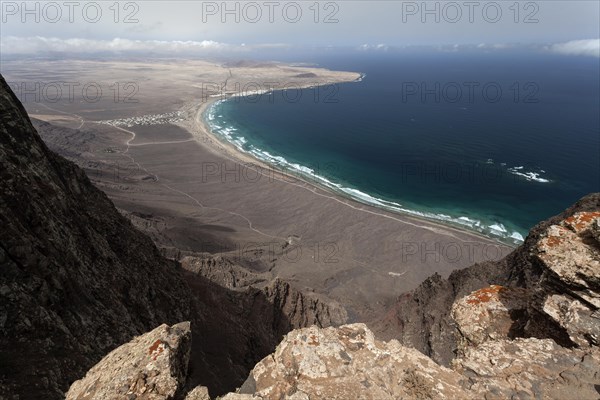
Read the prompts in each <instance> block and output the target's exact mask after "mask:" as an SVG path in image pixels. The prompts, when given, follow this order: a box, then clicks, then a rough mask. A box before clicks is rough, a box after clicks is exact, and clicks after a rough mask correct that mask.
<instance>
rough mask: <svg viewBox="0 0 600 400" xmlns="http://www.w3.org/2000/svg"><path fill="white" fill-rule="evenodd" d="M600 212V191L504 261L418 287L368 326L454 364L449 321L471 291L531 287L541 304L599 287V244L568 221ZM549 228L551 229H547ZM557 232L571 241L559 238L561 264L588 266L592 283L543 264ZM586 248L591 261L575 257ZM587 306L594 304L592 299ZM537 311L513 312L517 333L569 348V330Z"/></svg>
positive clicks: (537, 230) (544, 225)
mask: <svg viewBox="0 0 600 400" xmlns="http://www.w3.org/2000/svg"><path fill="white" fill-rule="evenodd" d="M599 210H600V193H594V194H590V195H588V196H586V197H584V198H582V199H581V200H580V201H578V202H577V203H575V204H574V205H573V206H571V207H569V208H568V209H567V210H565V211H564V212H563V213H561V214H559V215H557V216H555V217H552V218H550V219H548V220H546V221H543V222H540V223H539V224H538V225H536V226H535V227H534V228H532V229H531V231H530V233H529V235H528V236H527V238H526V239H525V242H524V243H523V244H522V245H521V246H519V247H518V248H517V249H515V250H514V251H513V252H512V253H511V254H509V255H508V256H507V257H505V258H504V259H502V260H501V261H499V262H487V263H481V264H475V265H473V266H471V267H468V268H465V269H463V270H458V271H454V272H453V273H452V274H450V277H449V278H448V279H442V278H441V277H440V276H439V275H434V276H432V277H430V278H428V279H427V280H426V281H425V282H423V283H422V284H421V285H420V286H419V287H418V288H417V289H415V290H413V291H411V292H409V293H405V294H402V295H400V296H399V297H398V299H397V302H396V304H395V305H394V306H393V307H392V308H391V309H390V311H389V312H388V314H387V315H385V316H384V317H383V318H381V319H379V320H377V321H374V322H373V323H371V324H370V326H372V327H373V330H374V331H375V332H376V334H377V336H378V337H379V338H382V339H386V340H389V339H392V338H395V339H398V340H399V341H400V342H401V343H403V344H405V345H407V346H410V347H414V348H416V349H418V350H419V351H421V352H422V353H424V354H426V355H428V356H430V357H432V358H433V360H435V361H436V362H438V363H440V364H442V365H446V366H448V365H450V362H451V361H452V360H453V359H454V358H455V356H456V354H457V351H458V341H457V340H458V339H457V338H458V337H459V336H457V329H456V325H455V323H454V320H453V319H452V318H451V310H452V305H453V304H454V302H455V301H457V300H459V299H460V298H462V297H464V296H466V295H468V294H469V293H471V292H473V291H475V290H478V289H482V288H485V287H488V286H490V285H500V286H503V287H510V288H522V289H527V290H529V291H530V293H532V292H531V291H533V292H536V291H537V293H538V297H540V296H541V297H540V300H539V301H542V300H541V298H543V297H544V295H543V293H554V292H553V290H557V291H558V292H566V293H570V294H571V295H574V296H575V297H574V298H577V297H579V296H580V294H579V290H578V289H576V288H578V287H579V286H578V285H584V286H583V287H585V288H587V287H588V286H585V285H592V287H596V286H594V283H593V282H597V281H595V279H597V278H594V277H593V276H594V274H596V275H595V276H597V274H598V270H597V269H595V272H593V273H592V272H591V271H592V270H594V268H596V265H597V264H595V262H597V261H595V262H592V261H591V260H592V259H593V257H595V259H596V260H597V259H598V252H597V246H598V245H597V244H595V243H596V242H595V241H594V239H593V233H590V232H591V231H588V230H586V231H577V229H576V228H574V227H573V224H572V223H571V222H569V221H571V219H572V218H577V217H576V216H577V215H584V216H585V217H584V219H585V218H589V219H593V216H594V215H595V214H594V213H596V212H598V211H599ZM581 213H583V214H581ZM557 227H560V228H557ZM550 229H551V231H549V230H550ZM557 229H558V230H559V231H560V232H563V233H565V235H566V234H567V233H566V232H567V231H568V232H569V234H568V237H565V238H564V240H563V239H560V243H562V245H563V246H567V247H571V248H572V250H571V251H569V252H565V253H564V256H565V257H566V259H564V260H563V261H566V262H568V263H569V265H570V268H571V269H574V268H575V267H576V266H577V265H583V264H585V263H590V264H589V265H590V266H589V267H586V268H587V269H586V271H587V273H591V274H590V276H589V277H588V278H586V279H591V282H592V283H586V282H587V281H582V282H580V283H575V282H572V281H571V280H569V279H567V278H565V279H567V280H565V281H562V282H563V283H561V280H560V279H558V278H557V276H556V274H555V273H554V272H552V271H553V268H555V267H550V266H549V264H548V263H547V262H545V261H544V260H548V258H547V257H548V255H547V254H546V255H544V254H545V253H544V252H545V250H544V248H545V247H544V246H546V247H547V242H548V239H547V238H548V237H553V236H552V235H554V234H555V232H556V230H557ZM557 240H559V239H552V240H550V243H554V242H555V241H557ZM590 243H591V244H590ZM540 246H541V247H540ZM584 248H585V249H587V250H586V252H585V253H583V254H593V256H589V257H592V258H588V259H586V261H584V259H583V258H581V257H579V256H578V255H577V254H579V253H580V252H581V251H583V249H584ZM551 254H552V253H551ZM555 261H556V263H557V264H560V263H562V261H560V262H559V261H557V260H555ZM590 268H591V269H590ZM575 269H576V268H575ZM573 273H575V272H573ZM581 273H583V272H582V271H578V272H577V274H581ZM567 282H568V283H567ZM585 290H589V289H585ZM583 294H585V291H584V292H583ZM585 303H586V304H591V303H590V302H589V301H586V302H585ZM595 307H597V305H596V306H595ZM538 309H540V307H536V308H533V307H526V308H522V309H519V310H515V311H513V317H512V318H513V319H516V320H518V321H520V323H521V325H522V326H520V327H518V324H515V327H514V330H517V329H521V331H523V330H526V332H521V334H522V335H524V336H532V337H539V338H552V339H554V340H556V341H557V342H558V343H560V344H563V345H568V344H569V343H570V339H568V337H567V336H568V335H566V332H565V330H564V329H562V328H560V326H558V325H557V324H556V323H554V322H552V320H551V317H550V316H549V315H548V314H547V313H542V314H540V313H538V311H537V310H538Z"/></svg>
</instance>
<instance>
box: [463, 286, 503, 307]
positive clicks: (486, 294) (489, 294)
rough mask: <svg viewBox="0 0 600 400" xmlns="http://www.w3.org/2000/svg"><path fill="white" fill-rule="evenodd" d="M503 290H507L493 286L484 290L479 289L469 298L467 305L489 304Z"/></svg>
mask: <svg viewBox="0 0 600 400" xmlns="http://www.w3.org/2000/svg"><path fill="white" fill-rule="evenodd" d="M503 290H505V288H504V287H503V286H499V285H492V286H489V287H486V288H483V289H479V290H477V291H476V292H473V293H471V294H470V295H469V296H468V298H467V304H481V303H487V302H488V301H490V300H491V299H492V298H493V297H495V296H496V295H497V294H498V293H500V292H502V291H503Z"/></svg>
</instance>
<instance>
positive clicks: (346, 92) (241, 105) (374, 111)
mask: <svg viewBox="0 0 600 400" xmlns="http://www.w3.org/2000/svg"><path fill="white" fill-rule="evenodd" d="M309 61H311V62H313V63H315V64H317V65H319V66H322V67H326V68H330V69H334V70H346V71H356V72H361V73H362V74H363V76H362V78H361V79H360V80H359V81H357V82H351V83H343V84H337V85H331V86H325V87H319V88H308V89H303V90H297V89H295V88H293V87H290V89H289V90H287V91H275V92H273V93H269V94H262V95H259V96H249V97H236V98H231V99H228V100H226V101H220V102H217V103H215V104H214V105H213V106H212V107H211V108H209V109H208V110H207V111H206V114H205V119H206V120H207V122H208V124H209V125H210V127H211V129H212V130H213V132H214V133H215V134H216V135H218V136H219V137H221V138H222V139H223V140H228V141H230V142H232V143H233V144H235V145H236V146H237V147H238V148H239V149H240V150H242V151H245V152H248V153H250V154H252V155H254V156H255V157H257V158H259V159H261V160H263V161H266V162H268V163H270V164H272V165H273V166H274V168H277V169H280V170H285V171H287V172H290V173H294V174H299V175H302V176H304V177H305V178H307V179H309V180H311V181H313V182H314V183H316V184H319V185H322V186H327V187H329V188H330V189H331V190H334V191H336V192H338V193H340V194H342V195H345V196H348V197H351V198H354V199H356V200H358V201H360V202H363V203H367V204H370V205H373V206H376V207H380V208H385V209H387V210H390V211H393V212H398V213H405V214H410V215H415V216H420V217H424V218H428V219H431V220H434V221H438V222H442V223H447V224H451V225H454V226H459V227H462V228H465V229H469V230H473V231H477V232H480V233H482V234H484V235H486V236H489V237H492V238H496V239H499V240H501V241H504V242H507V243H512V244H518V243H520V242H522V240H523V238H524V237H525V236H526V235H527V232H528V231H529V229H530V228H531V227H532V226H533V225H535V224H536V223H537V222H539V221H541V220H543V219H546V218H548V217H550V216H552V215H555V214H557V213H559V212H561V211H562V210H564V209H565V208H566V207H568V206H569V205H571V204H572V203H574V202H575V201H576V200H578V199H579V198H580V197H582V196H583V195H585V194H587V193H590V192H593V191H599V190H600V115H599V110H600V82H599V80H600V65H599V60H598V59H597V58H593V57H578V56H563V55H554V54H550V53H540V52H537V53H527V52H523V51H521V52H509V51H502V52H489V53H486V52H476V51H473V52H466V53H465V52H457V53H453V52H426V51H423V52H413V53H408V52H406V53H401V52H391V53H384V52H381V53H378V52H349V53H347V54H336V55H335V56H334V55H331V56H327V55H323V54H320V55H318V56H315V57H314V59H311V60H309ZM306 79H307V80H310V78H306ZM248 89H249V90H251V89H256V87H252V88H250V87H248Z"/></svg>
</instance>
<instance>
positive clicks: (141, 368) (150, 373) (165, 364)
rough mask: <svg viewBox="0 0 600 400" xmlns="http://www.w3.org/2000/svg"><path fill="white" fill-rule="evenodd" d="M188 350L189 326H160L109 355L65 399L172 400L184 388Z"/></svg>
mask: <svg viewBox="0 0 600 400" xmlns="http://www.w3.org/2000/svg"><path fill="white" fill-rule="evenodd" d="M191 346H192V337H191V331H190V323H189V322H183V323H179V324H177V325H173V326H172V327H169V326H168V325H161V326H159V327H158V328H156V329H154V330H153V331H151V332H149V333H146V334H145V335H142V336H140V337H137V338H135V339H134V340H132V341H131V342H129V343H127V344H124V345H123V346H121V347H119V348H117V349H115V350H113V351H112V352H110V353H109V354H108V355H107V356H106V357H104V358H103V359H102V361H100V362H99V363H98V364H96V366H94V367H93V368H92V369H91V370H90V371H89V372H88V373H87V374H86V376H85V378H83V379H81V380H79V381H77V382H75V383H73V385H72V386H71V388H70V389H69V392H68V393H67V397H66V398H67V400H83V399H86V400H110V399H117V398H124V399H138V398H144V399H157V400H158V399H172V398H174V396H175V395H176V394H177V392H178V391H179V390H180V388H181V387H183V385H184V384H185V379H186V376H187V370H188V362H189V358H190V350H191Z"/></svg>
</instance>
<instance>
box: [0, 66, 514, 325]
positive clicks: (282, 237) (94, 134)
mask: <svg viewBox="0 0 600 400" xmlns="http://www.w3.org/2000/svg"><path fill="white" fill-rule="evenodd" d="M39 71H43V72H39ZM1 72H2V74H3V75H4V76H5V78H6V80H7V82H8V83H9V84H10V85H11V87H12V88H13V90H14V91H15V93H16V94H17V96H19V97H20V99H21V101H22V102H23V103H24V105H25V107H26V109H27V111H28V113H29V114H30V115H31V116H32V118H33V119H34V125H35V126H36V128H37V129H38V132H39V133H40V135H41V136H42V137H43V139H44V140H45V141H46V143H47V144H48V145H49V146H50V148H51V149H53V150H55V151H57V152H58V153H59V154H61V155H63V156H65V157H67V158H68V159H70V160H72V161H74V162H76V163H77V164H78V165H79V166H81V167H83V168H84V169H85V171H86V172H87V174H88V176H89V178H90V179H91V180H92V182H93V183H94V184H95V185H96V186H97V187H99V188H100V189H102V190H103V191H104V192H105V193H106V194H107V195H108V196H109V197H110V198H111V200H112V201H113V202H114V203H115V204H116V205H117V207H118V208H119V209H120V211H121V212H122V213H124V214H125V215H127V216H128V217H130V219H131V220H132V221H133V222H134V224H135V225H136V226H137V227H138V228H140V229H141V230H142V231H144V232H146V233H148V234H149V235H150V236H151V237H152V239H153V240H154V241H155V243H156V244H157V245H158V246H159V248H161V249H162V251H163V252H164V254H166V255H167V256H168V257H171V258H175V259H181V258H182V257H184V256H186V255H194V256H197V257H204V256H207V257H208V256H209V255H210V257H214V256H215V255H218V256H222V257H224V258H227V259H229V260H231V261H233V262H235V263H236V264H239V265H240V266H242V267H244V268H247V269H250V270H252V271H254V272H255V273H257V274H260V275H264V276H265V279H271V278H273V277H280V278H283V279H285V280H286V281H288V282H292V283H293V284H294V285H296V286H297V287H298V288H299V289H301V290H305V291H306V290H308V291H314V292H316V293H317V294H320V295H323V296H327V297H329V298H331V299H333V300H336V301H338V302H339V303H340V304H342V305H343V306H344V307H345V308H346V309H347V311H348V314H349V317H350V320H351V321H369V320H371V319H373V318H375V317H376V316H378V315H380V314H381V313H383V312H384V310H386V309H387V308H388V307H389V306H390V305H391V304H393V303H394V301H395V299H396V297H397V296H398V295H399V294H401V293H403V292H406V291H408V290H411V289H413V288H415V287H416V286H417V285H418V284H419V283H421V282H422V281H423V280H424V279H425V278H427V277H428V276H430V275H432V274H433V273H436V272H437V273H439V274H441V275H442V276H444V277H445V276H448V274H449V273H450V272H451V271H453V270H456V269H459V268H464V267H467V266H469V265H471V264H473V263H475V262H479V261H487V260H497V259H501V258H502V257H504V256H505V255H507V254H508V253H509V252H510V251H511V250H512V249H511V248H510V247H509V246H506V245H504V244H501V243H498V242H495V241H493V240H491V239H488V238H485V237H482V236H480V235H477V234H474V233H470V232H466V231H462V230H459V229H456V228H453V227H450V226H443V225H440V224H437V223H433V222H430V221H426V220H421V219H416V218H413V217H409V216H405V215H400V214H393V213H390V212H387V211H384V210H381V209H377V208H374V207H370V206H367V205H363V204H360V203H357V202H355V201H352V200H349V199H346V198H342V197H340V196H338V195H335V194H334V193H330V192H328V191H326V190H323V189H321V188H319V187H317V186H316V185H314V184H313V182H310V180H307V179H306V178H301V177H298V176H293V175H290V174H289V173H288V172H289V171H283V170H281V169H278V168H276V167H272V166H268V165H264V164H262V163H260V162H258V161H257V160H254V159H252V158H250V157H248V156H246V155H243V154H240V153H239V152H238V151H236V149H235V148H234V147H233V146H230V145H228V144H226V143H221V142H220V141H219V140H218V139H217V138H216V137H215V136H213V135H212V134H211V133H210V132H209V131H208V130H207V128H206V126H205V124H204V123H203V121H202V113H203V111H204V110H205V109H206V107H207V106H208V105H210V104H211V102H214V101H216V100H218V99H222V98H225V97H228V96H232V95H235V94H236V93H238V94H239V93H242V94H246V95H248V94H253V95H259V96H260V95H266V94H265V93H264V92H267V91H269V90H271V89H282V88H298V87H315V86H321V87H327V85H337V86H338V88H339V97H340V98H341V99H343V91H344V86H345V85H352V84H353V83H352V82H353V81H355V80H356V79H358V78H359V77H360V73H359V72H360V71H356V72H341V71H329V70H326V69H322V68H318V67H306V66H301V67H300V66H292V65H285V64H281V63H275V62H272V63H255V62H250V61H241V62H226V63H224V62H216V61H200V60H168V59H165V60H159V61H157V60H153V61H148V60H131V61H118V62H117V61H72V60H70V61H68V62H67V61H38V60H36V61H29V62H23V61H21V62H18V63H17V62H11V61H7V62H4V63H3V65H2V71H1ZM36 85H37V86H36ZM58 88H60V89H61V90H60V91H58ZM243 99H244V98H242V100H241V101H244V100H243ZM324 106H326V104H324ZM319 164H320V166H321V167H322V168H331V167H332V164H331V163H330V162H329V160H320V162H319ZM333 167H334V165H333Z"/></svg>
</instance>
